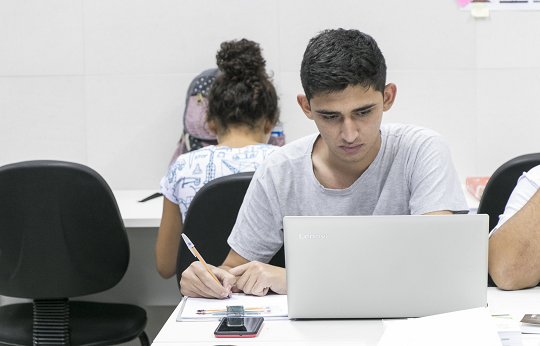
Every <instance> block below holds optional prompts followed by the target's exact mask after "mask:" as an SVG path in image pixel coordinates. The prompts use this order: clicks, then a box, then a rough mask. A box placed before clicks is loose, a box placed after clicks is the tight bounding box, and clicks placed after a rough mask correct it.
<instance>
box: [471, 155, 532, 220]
mask: <svg viewBox="0 0 540 346" xmlns="http://www.w3.org/2000/svg"><path fill="white" fill-rule="evenodd" d="M538 165H540V153H536V154H527V155H522V156H518V157H516V158H513V159H511V160H510V161H508V162H506V163H504V164H503V165H502V166H501V167H499V168H497V170H496V171H495V173H493V174H492V175H491V178H489V180H488V183H487V184H486V187H485V189H484V192H483V193H482V198H481V199H480V204H479V205H478V214H488V215H489V229H490V230H492V229H493V228H494V227H495V226H497V223H498V222H499V215H501V214H502V213H503V212H504V208H505V206H506V203H507V202H508V198H510V195H511V194H512V191H513V190H514V188H515V187H516V184H517V181H518V179H519V177H520V176H521V175H522V174H523V172H527V171H529V170H530V169H531V168H533V167H535V166H538Z"/></svg>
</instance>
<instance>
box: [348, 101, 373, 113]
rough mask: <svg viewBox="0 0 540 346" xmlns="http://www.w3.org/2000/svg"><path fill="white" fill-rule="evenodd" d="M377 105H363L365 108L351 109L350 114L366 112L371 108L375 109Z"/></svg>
mask: <svg viewBox="0 0 540 346" xmlns="http://www.w3.org/2000/svg"><path fill="white" fill-rule="evenodd" d="M376 105H377V104H376V103H372V104H369V105H365V106H362V107H359V108H356V109H353V110H352V113H358V112H363V111H366V110H368V109H370V108H372V107H375V106H376Z"/></svg>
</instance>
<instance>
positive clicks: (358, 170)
mask: <svg viewBox="0 0 540 346" xmlns="http://www.w3.org/2000/svg"><path fill="white" fill-rule="evenodd" d="M380 148H381V136H380V134H379V137H378V138H377V140H376V141H375V144H374V145H373V146H372V148H371V150H370V151H369V152H368V153H367V154H366V156H365V157H364V158H363V159H362V160H361V161H359V162H353V163H348V162H344V161H342V160H340V159H339V158H337V157H336V156H335V155H334V154H332V152H330V150H329V148H328V146H327V145H326V143H325V142H324V141H323V139H322V138H321V137H320V136H319V137H318V138H317V139H316V140H315V143H314V144H313V151H312V153H311V162H312V164H313V173H314V174H315V178H317V180H318V181H319V183H320V184H321V185H322V186H324V187H325V188H327V189H335V190H341V189H346V188H348V187H350V186H351V185H352V184H354V182H355V181H356V180H358V179H359V178H360V177H361V176H362V174H364V172H365V171H366V170H367V169H368V168H369V166H370V165H371V163H373V161H374V160H375V158H376V157H377V154H378V153H379V150H380Z"/></svg>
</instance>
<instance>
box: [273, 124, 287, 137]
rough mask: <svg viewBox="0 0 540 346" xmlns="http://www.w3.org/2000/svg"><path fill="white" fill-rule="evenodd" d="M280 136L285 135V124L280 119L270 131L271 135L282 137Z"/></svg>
mask: <svg viewBox="0 0 540 346" xmlns="http://www.w3.org/2000/svg"><path fill="white" fill-rule="evenodd" d="M280 136H284V133H283V124H282V123H281V121H278V122H277V123H276V126H274V128H273V129H272V133H270V137H280Z"/></svg>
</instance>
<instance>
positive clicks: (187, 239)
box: [182, 233, 231, 298]
mask: <svg viewBox="0 0 540 346" xmlns="http://www.w3.org/2000/svg"><path fill="white" fill-rule="evenodd" d="M182 238H183V239H184V243H186V245H187V247H188V249H189V251H191V253H192V254H193V256H195V257H196V258H197V259H198V260H199V262H201V263H202V264H203V266H204V267H205V268H206V270H208V272H209V273H210V275H212V277H213V278H214V279H215V280H216V281H217V283H218V284H220V285H221V282H219V280H218V279H217V278H216V276H215V275H214V273H212V271H211V270H210V268H208V265H207V264H206V261H205V260H204V258H202V256H201V255H200V254H199V252H198V251H197V249H195V245H193V243H192V242H191V240H189V238H188V237H187V235H185V234H184V233H182ZM230 297H231V296H229V295H228V296H227V298H230Z"/></svg>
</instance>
